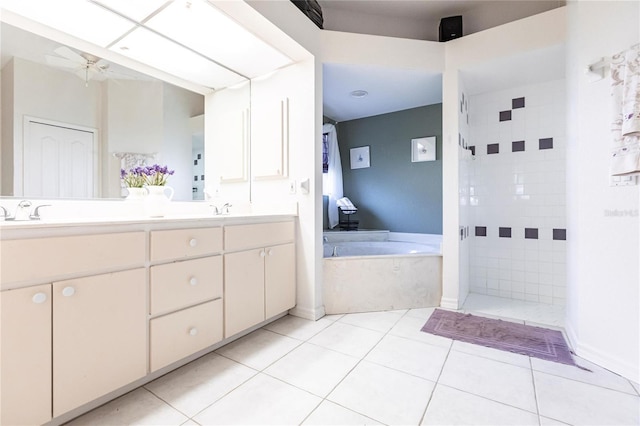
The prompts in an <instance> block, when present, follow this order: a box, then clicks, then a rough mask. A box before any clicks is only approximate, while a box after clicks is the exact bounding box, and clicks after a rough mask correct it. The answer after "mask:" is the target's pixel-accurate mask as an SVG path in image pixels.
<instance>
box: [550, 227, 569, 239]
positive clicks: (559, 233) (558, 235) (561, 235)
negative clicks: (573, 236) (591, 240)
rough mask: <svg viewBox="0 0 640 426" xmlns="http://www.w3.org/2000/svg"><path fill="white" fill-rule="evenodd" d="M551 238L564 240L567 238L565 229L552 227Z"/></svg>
mask: <svg viewBox="0 0 640 426" xmlns="http://www.w3.org/2000/svg"><path fill="white" fill-rule="evenodd" d="M553 239H554V240H566V239H567V230H566V229H554V230H553Z"/></svg>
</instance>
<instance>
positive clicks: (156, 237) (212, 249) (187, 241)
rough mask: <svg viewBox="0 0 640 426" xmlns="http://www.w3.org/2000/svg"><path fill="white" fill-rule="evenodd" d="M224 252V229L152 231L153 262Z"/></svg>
mask: <svg viewBox="0 0 640 426" xmlns="http://www.w3.org/2000/svg"><path fill="white" fill-rule="evenodd" d="M220 251H222V228H190V229H172V230H166V231H151V250H150V252H151V254H150V256H151V261H152V262H153V261H159V260H172V259H181V258H184V257H190V256H200V255H204V254H214V253H218V252H220Z"/></svg>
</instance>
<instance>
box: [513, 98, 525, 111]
mask: <svg viewBox="0 0 640 426" xmlns="http://www.w3.org/2000/svg"><path fill="white" fill-rule="evenodd" d="M516 108H524V98H515V99H511V109H516Z"/></svg>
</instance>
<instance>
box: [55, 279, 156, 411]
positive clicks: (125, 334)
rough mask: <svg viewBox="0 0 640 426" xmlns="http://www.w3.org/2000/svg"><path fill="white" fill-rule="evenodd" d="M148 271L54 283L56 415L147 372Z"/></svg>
mask: <svg viewBox="0 0 640 426" xmlns="http://www.w3.org/2000/svg"><path fill="white" fill-rule="evenodd" d="M145 287H146V285H145V270H144V268H138V269H133V270H129V271H120V272H114V273H110V274H102V275H95V276H90V277H83V278H77V279H71V280H65V281H58V282H54V283H53V416H54V417H55V416H59V415H61V414H64V413H66V412H67V411H70V410H72V409H74V408H76V407H79V406H80V405H82V404H85V403H87V402H89V401H92V400H94V399H96V398H98V397H100V396H102V395H105V394H107V393H109V392H111V391H114V390H116V389H118V388H120V387H122V386H124V385H126V384H128V383H131V382H133V381H135V380H137V379H140V378H141V377H144V376H145V375H146V374H147V344H146V322H147V318H146V309H145V308H146V291H145Z"/></svg>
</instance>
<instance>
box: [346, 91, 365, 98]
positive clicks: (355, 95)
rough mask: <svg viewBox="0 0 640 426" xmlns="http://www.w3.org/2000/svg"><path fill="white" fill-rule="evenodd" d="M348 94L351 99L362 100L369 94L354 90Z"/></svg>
mask: <svg viewBox="0 0 640 426" xmlns="http://www.w3.org/2000/svg"><path fill="white" fill-rule="evenodd" d="M349 94H350V95H351V97H353V98H364V97H365V96H367V95H368V94H369V92H367V91H366V90H354V91H353V92H351V93H349Z"/></svg>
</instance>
